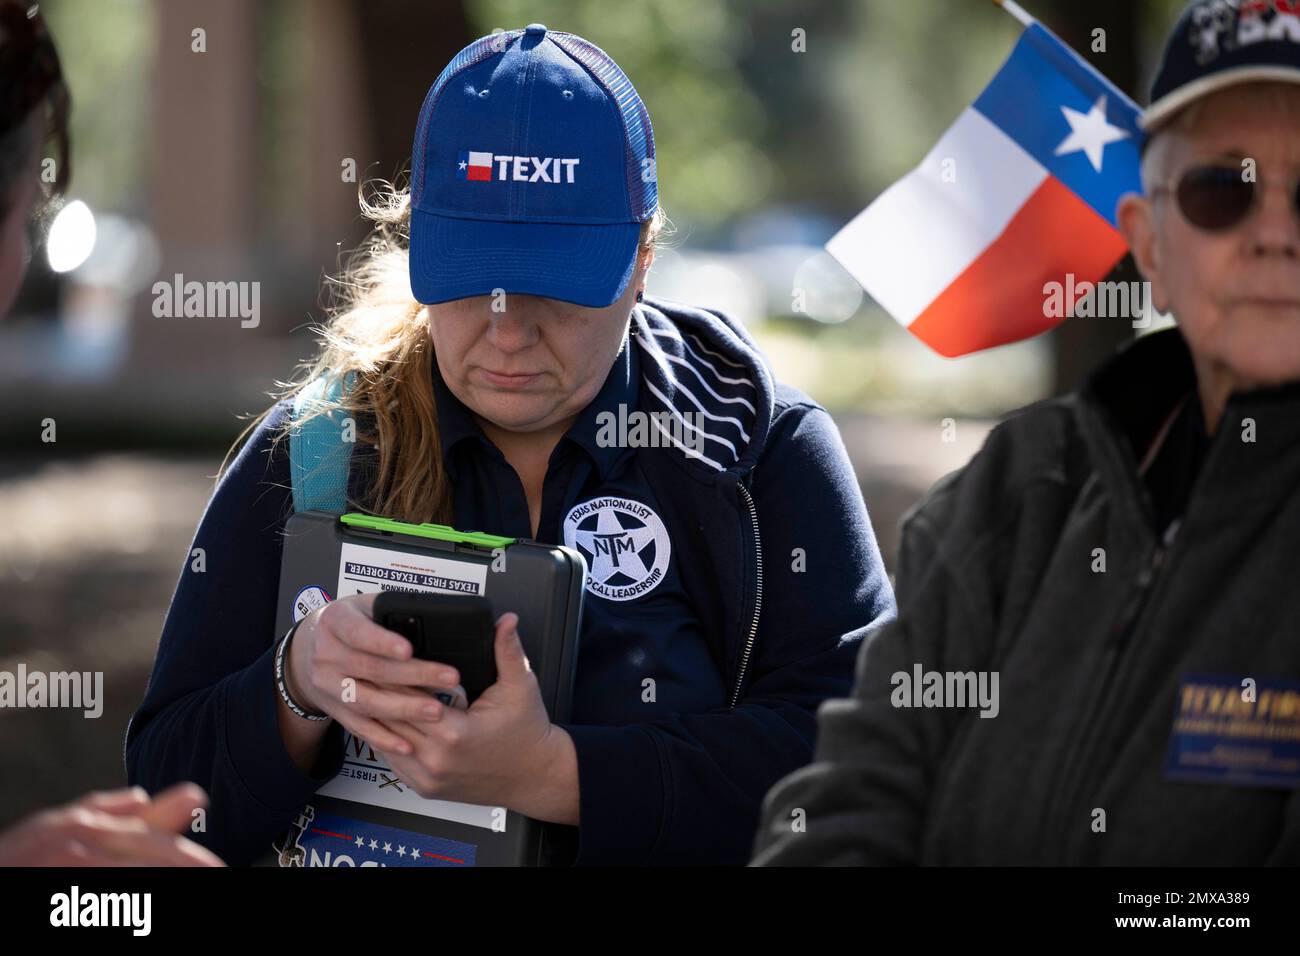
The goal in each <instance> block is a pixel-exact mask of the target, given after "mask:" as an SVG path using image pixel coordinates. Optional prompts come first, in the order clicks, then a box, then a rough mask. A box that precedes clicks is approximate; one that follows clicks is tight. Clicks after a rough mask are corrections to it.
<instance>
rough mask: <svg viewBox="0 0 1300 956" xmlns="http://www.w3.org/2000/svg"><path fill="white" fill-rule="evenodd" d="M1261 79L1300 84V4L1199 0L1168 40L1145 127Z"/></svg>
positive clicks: (1279, 0)
mask: <svg viewBox="0 0 1300 956" xmlns="http://www.w3.org/2000/svg"><path fill="white" fill-rule="evenodd" d="M1261 80H1273V81H1280V82H1284V83H1300V4H1297V3H1296V2H1295V0H1197V2H1196V3H1193V4H1191V5H1190V6H1189V7H1188V8H1187V9H1186V10H1184V11H1183V14H1182V16H1180V17H1179V18H1178V22H1177V23H1176V24H1175V25H1174V29H1173V32H1172V33H1171V34H1170V35H1169V39H1168V40H1167V41H1166V42H1165V52H1164V57H1163V59H1162V60H1161V62H1160V69H1159V71H1158V72H1157V73H1156V78H1155V82H1154V83H1152V85H1151V105H1150V106H1149V107H1148V108H1147V110H1146V112H1145V114H1143V117H1142V127H1143V128H1144V129H1146V130H1148V131H1150V130H1154V129H1156V128H1157V127H1159V126H1161V125H1163V124H1164V123H1166V122H1167V121H1168V120H1170V119H1172V118H1173V116H1174V114H1175V113H1177V112H1178V111H1179V110H1181V109H1183V107H1185V106H1188V105H1189V104H1191V103H1192V102H1193V101H1195V100H1199V99H1201V98H1202V97H1204V96H1208V95H1209V94H1211V93H1214V92H1217V91H1218V90H1221V89H1224V88H1225V87H1229V86H1235V85H1236V84H1238V83H1252V82H1258V81H1261Z"/></svg>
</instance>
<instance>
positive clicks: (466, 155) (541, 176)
mask: <svg viewBox="0 0 1300 956" xmlns="http://www.w3.org/2000/svg"><path fill="white" fill-rule="evenodd" d="M580 162H581V160H580V159H578V158H577V157H576V156H570V157H562V156H497V155H493V154H492V153H481V152H478V151H476V150H472V149H463V150H461V151H460V157H459V158H458V159H457V160H456V177H457V178H458V179H463V180H466V181H467V182H484V183H486V182H492V181H494V180H495V181H500V182H504V181H506V180H509V181H510V182H516V183H572V182H573V181H574V178H573V177H574V172H573V171H574V169H576V168H577V166H578V163H580Z"/></svg>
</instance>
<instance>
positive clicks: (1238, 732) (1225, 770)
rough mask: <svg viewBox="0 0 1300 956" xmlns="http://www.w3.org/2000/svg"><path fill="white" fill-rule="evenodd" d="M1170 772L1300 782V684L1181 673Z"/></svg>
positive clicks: (1234, 781)
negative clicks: (1182, 674)
mask: <svg viewBox="0 0 1300 956" xmlns="http://www.w3.org/2000/svg"><path fill="white" fill-rule="evenodd" d="M1165 776H1166V777H1167V778H1169V779H1171V780H1185V781H1197V782H1202V783H1220V784H1229V785H1233V786H1242V787H1276V788H1279V789H1292V788H1295V787H1300V682H1297V681H1289V680H1269V679H1265V678H1254V677H1245V676H1241V677H1231V676H1223V675H1216V674H1186V675H1184V676H1183V678H1182V682H1181V684H1180V685H1179V688H1178V699H1177V704H1176V706H1175V712H1174V726H1173V731H1172V733H1171V734H1170V736H1169V754H1168V757H1167V759H1166V761H1165Z"/></svg>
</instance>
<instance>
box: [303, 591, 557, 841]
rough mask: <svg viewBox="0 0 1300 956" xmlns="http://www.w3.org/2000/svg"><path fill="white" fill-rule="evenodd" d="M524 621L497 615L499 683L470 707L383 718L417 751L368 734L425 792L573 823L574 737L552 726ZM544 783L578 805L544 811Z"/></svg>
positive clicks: (424, 794)
mask: <svg viewBox="0 0 1300 956" xmlns="http://www.w3.org/2000/svg"><path fill="white" fill-rule="evenodd" d="M518 625H519V616H518V615H517V614H513V613H510V614H503V615H501V617H500V618H499V619H498V620H497V625H496V637H495V643H494V649H495V653H496V662H497V681H496V683H495V684H493V685H492V686H491V687H489V688H488V689H487V690H485V691H484V692H483V693H482V694H481V695H480V696H479V698H478V699H477V700H476V701H474V703H473V704H472V705H470V708H469V710H467V711H461V710H454V709H452V708H446V709H444V710H443V712H442V714H441V715H440V716H438V717H435V718H432V719H422V718H417V719H408V718H391V719H389V718H383V719H382V723H383V724H384V726H385V729H386V731H387V732H388V733H389V734H392V735H400V737H402V738H404V739H405V741H409V742H410V744H411V745H412V746H413V748H414V753H412V754H410V755H407V754H406V753H404V752H402V751H397V750H395V749H394V748H392V747H391V746H386V745H380V744H377V743H375V741H373V740H370V738H367V740H370V743H371V744H373V745H374V746H375V749H376V750H379V751H381V752H382V753H383V756H384V758H385V759H386V760H388V761H389V765H390V766H391V767H392V768H393V769H394V770H395V771H397V773H398V775H399V776H400V777H401V779H402V781H403V782H404V783H406V784H407V785H408V786H410V787H411V788H412V789H413V790H415V792H416V793H418V794H419V795H420V796H422V797H436V798H439V799H443V800H459V801H462V802H464V803H477V804H482V805H487V806H502V807H508V808H509V809H512V810H517V811H519V812H524V813H528V814H529V815H530V816H536V817H537V818H538V819H556V820H557V821H561V822H567V821H565V818H568V817H573V818H574V819H573V820H572V821H571V822H576V812H577V811H576V805H577V773H576V757H572V750H573V743H572V741H571V740H570V739H569V736H568V734H566V733H565V732H564V731H563V730H562V729H561V728H559V727H555V726H553V725H552V724H551V719H550V717H549V716H548V715H547V713H546V705H545V703H543V701H542V695H541V691H540V689H539V687H538V684H537V676H536V675H535V674H534V673H533V672H532V670H531V669H530V668H529V666H528V658H527V657H526V656H525V655H524V648H523V645H522V644H521V643H520V641H519V632H518V629H517V628H518ZM295 640H296V638H295ZM566 745H567V748H566ZM566 754H567V756H568V757H570V758H572V759H571V760H570V761H566ZM570 763H571V764H572V768H571V769H572V772H571V773H570V772H568V769H569V764H570ZM557 768H558V772H557ZM538 789H550V790H551V791H552V794H551V795H549V796H548V800H550V801H551V802H552V803H553V804H555V805H557V806H558V805H561V804H562V805H563V806H564V807H566V808H568V807H569V806H570V805H572V812H569V810H568V809H566V810H562V811H558V812H551V811H549V810H548V811H542V810H541V808H540V806H539V805H538V802H537V800H536V799H535V794H536V791H537V790H538ZM557 790H558V791H560V792H559V793H555V792H554V791H557ZM539 814H544V815H539Z"/></svg>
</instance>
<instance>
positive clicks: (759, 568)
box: [727, 481, 763, 707]
mask: <svg viewBox="0 0 1300 956" xmlns="http://www.w3.org/2000/svg"><path fill="white" fill-rule="evenodd" d="M736 488H737V490H738V491H739V492H740V496H741V497H742V498H744V499H745V505H746V507H747V509H748V512H749V527H750V529H751V530H752V531H753V533H754V567H755V573H754V617H753V619H752V620H751V621H750V622H749V636H748V637H747V638H746V639H745V648H744V650H743V651H741V655H740V666H739V667H738V668H737V669H736V686H735V687H734V688H732V691H731V703H730V704H728V705H727V706H729V707H735V706H736V701H738V700H740V687H741V685H742V684H743V683H744V681H745V671H746V670H747V669H748V668H749V657H750V654H751V653H752V652H753V650H754V638H755V637H757V635H758V615H759V612H760V611H761V610H762V609H763V548H762V543H761V542H760V540H759V537H758V509H757V508H755V507H754V497H753V495H751V494H750V493H749V489H748V488H746V487H745V485H744V483H743V482H739V481H738V482H736Z"/></svg>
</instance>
